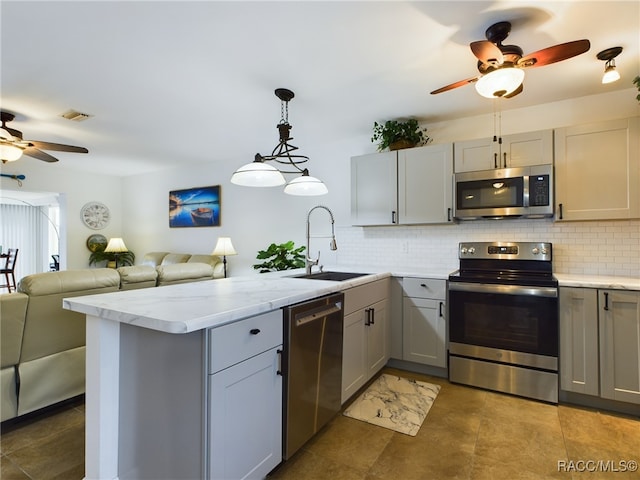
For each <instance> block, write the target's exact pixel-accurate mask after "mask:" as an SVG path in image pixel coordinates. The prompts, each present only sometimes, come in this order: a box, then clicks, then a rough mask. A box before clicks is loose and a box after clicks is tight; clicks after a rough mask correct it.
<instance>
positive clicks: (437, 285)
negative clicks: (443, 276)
mask: <svg viewBox="0 0 640 480" xmlns="http://www.w3.org/2000/svg"><path fill="white" fill-rule="evenodd" d="M402 290H403V293H404V296H405V297H417V298H436V299H439V300H444V299H445V298H446V297H447V281H446V280H436V279H433V278H413V277H405V278H403V279H402Z"/></svg>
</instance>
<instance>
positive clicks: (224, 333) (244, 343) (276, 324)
mask: <svg viewBox="0 0 640 480" xmlns="http://www.w3.org/2000/svg"><path fill="white" fill-rule="evenodd" d="M208 335H209V373H215V372H219V371H220V370H223V369H225V368H227V367H230V366H231V365H235V364H236V363H239V362H241V361H243V360H246V359H247V358H251V357H253V356H255V355H258V354H259V353H262V352H265V351H267V350H269V349H271V348H273V347H276V346H278V345H282V335H283V331H282V310H274V311H272V312H269V313H264V314H262V315H257V316H255V317H250V318H247V319H245V320H240V321H239V322H236V323H232V324H229V325H225V326H223V327H219V328H212V329H210V330H209V332H208Z"/></svg>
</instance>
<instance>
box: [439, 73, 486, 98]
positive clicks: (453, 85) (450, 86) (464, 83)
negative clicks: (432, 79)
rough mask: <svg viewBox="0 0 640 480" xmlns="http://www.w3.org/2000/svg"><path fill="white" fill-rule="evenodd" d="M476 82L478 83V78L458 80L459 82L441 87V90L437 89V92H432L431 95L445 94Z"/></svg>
mask: <svg viewBox="0 0 640 480" xmlns="http://www.w3.org/2000/svg"><path fill="white" fill-rule="evenodd" d="M477 81H478V77H473V78H467V79H466V80H460V81H459V82H456V83H452V84H451V85H447V86H445V87H441V88H438V89H437V90H434V91H433V92H431V95H435V94H437V93H442V92H446V91H448V90H453V89H454V88H458V87H464V86H465V85H468V84H470V83H473V82H477Z"/></svg>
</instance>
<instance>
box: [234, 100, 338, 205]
mask: <svg viewBox="0 0 640 480" xmlns="http://www.w3.org/2000/svg"><path fill="white" fill-rule="evenodd" d="M275 94H276V97H278V98H279V99H280V110H281V119H280V123H278V125H277V128H278V136H279V141H278V144H277V145H276V146H275V148H274V149H273V151H272V152H271V155H260V154H259V153H256V156H255V160H254V161H253V162H252V163H249V164H247V165H243V166H242V167H240V168H239V169H238V170H236V171H235V172H234V173H233V175H232V176H231V183H234V184H236V185H242V186H245V187H277V186H279V185H284V184H285V183H286V180H285V178H284V176H283V175H282V174H283V173H291V174H301V175H302V176H301V177H296V178H294V179H293V180H291V182H289V183H288V184H287V186H286V187H285V189H284V193H286V194H289V195H324V194H325V193H327V192H328V190H327V187H326V186H325V184H324V183H322V182H321V181H320V180H318V179H317V178H315V177H311V176H309V170H307V169H306V168H302V167H301V166H300V165H301V164H303V163H306V162H307V161H309V157H307V156H305V155H300V154H298V153H296V151H297V150H298V147H296V146H295V145H292V144H291V143H290V141H291V140H293V138H292V137H291V129H292V128H293V127H292V126H291V124H290V123H289V101H291V99H292V98H293V97H294V93H293V92H292V91H291V90H288V89H286V88H278V89H276V91H275ZM270 161H275V162H277V163H279V164H281V165H285V167H284V168H290V169H292V170H280V169H278V168H276V167H273V166H271V165H267V164H266V163H265V162H270Z"/></svg>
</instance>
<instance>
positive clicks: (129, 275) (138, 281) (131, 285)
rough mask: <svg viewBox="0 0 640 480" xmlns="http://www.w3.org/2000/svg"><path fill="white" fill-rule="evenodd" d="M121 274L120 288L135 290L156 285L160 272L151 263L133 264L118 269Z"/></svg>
mask: <svg viewBox="0 0 640 480" xmlns="http://www.w3.org/2000/svg"><path fill="white" fill-rule="evenodd" d="M117 271H118V274H119V275H120V289H121V290H133V289H136V288H147V287H155V286H156V280H157V278H158V272H157V271H156V269H155V267H151V266H149V265H133V266H129V267H120V268H118V269H117Z"/></svg>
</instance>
